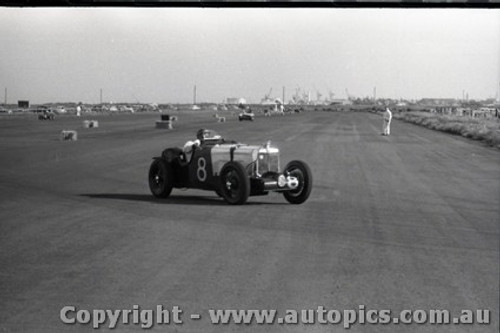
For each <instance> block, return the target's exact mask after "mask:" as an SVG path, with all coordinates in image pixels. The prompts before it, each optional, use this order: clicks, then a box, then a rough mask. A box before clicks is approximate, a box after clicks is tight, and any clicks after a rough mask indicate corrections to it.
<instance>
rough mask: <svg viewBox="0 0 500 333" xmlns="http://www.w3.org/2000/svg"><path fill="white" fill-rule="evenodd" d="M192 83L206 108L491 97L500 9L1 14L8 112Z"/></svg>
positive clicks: (164, 95) (168, 90) (170, 90)
mask: <svg viewBox="0 0 500 333" xmlns="http://www.w3.org/2000/svg"><path fill="white" fill-rule="evenodd" d="M194 86H196V101H197V102H198V103H200V102H223V101H224V100H225V98H231V97H238V98H245V99H246V100H247V101H248V102H250V103H258V102H260V101H261V99H262V98H263V97H264V95H266V94H268V93H269V91H270V90H271V89H272V93H271V97H280V98H281V97H282V93H283V87H285V99H286V100H288V99H289V98H290V97H291V96H292V94H294V93H295V91H296V90H297V89H300V90H301V91H310V92H311V97H312V98H313V99H314V98H316V97H317V92H319V93H321V94H322V95H323V97H322V98H324V97H325V96H328V95H329V93H330V92H331V93H333V94H334V97H335V98H346V97H347V94H349V95H351V96H356V97H368V96H369V97H373V95H374V89H376V97H377V98H404V99H420V98H425V97H441V98H462V97H463V96H464V92H465V93H466V94H468V96H469V98H470V99H486V98H495V97H496V96H498V95H499V94H500V92H499V91H500V10H498V9H486V8H485V9H464V8H453V9H450V8H439V9H436V8H434V9H431V8H427V9H423V8H420V9H410V8H404V9H391V8H385V9H377V8H364V9H363V8H357V9H347V8H340V9H338V8H337V9H329V8H141V9H137V8H0V89H1V90H0V96H1V98H0V104H1V103H3V102H4V100H5V97H6V98H7V103H17V101H18V100H29V101H30V102H31V103H32V104H35V103H49V102H83V103H99V102H100V98H101V95H100V93H101V90H102V101H103V102H115V103H120V102H122V103H123V102H124V103H191V102H193V95H194ZM5 90H6V93H5ZM499 97H500V96H499Z"/></svg>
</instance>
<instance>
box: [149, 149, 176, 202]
mask: <svg viewBox="0 0 500 333" xmlns="http://www.w3.org/2000/svg"><path fill="white" fill-rule="evenodd" d="M173 176H174V174H173V170H172V166H171V165H170V164H168V163H167V162H166V161H164V160H162V159H159V158H157V159H155V160H154V161H153V163H151V167H150V168H149V175H148V181H149V189H150V190H151V193H152V194H153V195H154V196H155V197H157V198H166V197H168V196H169V195H170V193H171V192H172V188H173Z"/></svg>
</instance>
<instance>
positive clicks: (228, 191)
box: [219, 162, 250, 205]
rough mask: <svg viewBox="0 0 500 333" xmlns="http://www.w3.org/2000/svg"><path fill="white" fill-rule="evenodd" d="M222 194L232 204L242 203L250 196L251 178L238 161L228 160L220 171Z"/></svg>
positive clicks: (220, 189)
mask: <svg viewBox="0 0 500 333" xmlns="http://www.w3.org/2000/svg"><path fill="white" fill-rule="evenodd" d="M219 191H220V194H221V196H222V198H223V199H224V200H225V201H226V202H227V203H228V204H230V205H242V204H244V203H245V202H246V201H247V199H248V197H249V196H250V178H249V177H248V175H247V172H246V170H245V168H244V167H243V166H242V165H241V163H238V162H227V163H226V164H224V166H223V167H222V170H221V172H220V188H219Z"/></svg>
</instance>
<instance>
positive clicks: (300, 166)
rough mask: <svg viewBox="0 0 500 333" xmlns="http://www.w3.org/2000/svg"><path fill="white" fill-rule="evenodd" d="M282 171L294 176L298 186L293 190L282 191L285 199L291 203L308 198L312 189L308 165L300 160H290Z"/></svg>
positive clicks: (298, 202)
mask: <svg viewBox="0 0 500 333" xmlns="http://www.w3.org/2000/svg"><path fill="white" fill-rule="evenodd" d="M284 172H285V173H286V172H288V173H289V174H290V176H293V177H296V178H297V179H298V181H299V186H298V187H297V188H296V189H295V190H291V191H286V192H283V196H284V197H285V199H286V200H287V201H288V202H289V203H291V204H301V203H303V202H305V201H306V200H307V198H309V195H310V194H311V190H312V181H313V180H312V173H311V169H309V166H308V165H307V164H306V163H305V162H302V161H291V162H290V163H288V164H287V165H286V167H285V170H284Z"/></svg>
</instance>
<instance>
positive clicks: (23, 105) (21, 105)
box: [17, 101, 30, 109]
mask: <svg viewBox="0 0 500 333" xmlns="http://www.w3.org/2000/svg"><path fill="white" fill-rule="evenodd" d="M17 107H18V108H20V109H29V107H30V101H17Z"/></svg>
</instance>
